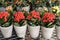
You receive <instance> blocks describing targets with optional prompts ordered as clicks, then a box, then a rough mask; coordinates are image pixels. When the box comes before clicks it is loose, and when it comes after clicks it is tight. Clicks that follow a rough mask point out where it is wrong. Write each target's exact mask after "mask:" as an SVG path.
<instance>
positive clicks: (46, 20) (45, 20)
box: [41, 12, 55, 28]
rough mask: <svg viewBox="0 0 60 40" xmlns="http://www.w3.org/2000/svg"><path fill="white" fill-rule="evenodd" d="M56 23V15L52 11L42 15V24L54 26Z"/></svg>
mask: <svg viewBox="0 0 60 40" xmlns="http://www.w3.org/2000/svg"><path fill="white" fill-rule="evenodd" d="M54 23H55V15H54V14H53V13H50V12H45V13H44V15H43V16H42V21H41V24H42V26H45V27H47V28H48V27H53V25H54Z"/></svg>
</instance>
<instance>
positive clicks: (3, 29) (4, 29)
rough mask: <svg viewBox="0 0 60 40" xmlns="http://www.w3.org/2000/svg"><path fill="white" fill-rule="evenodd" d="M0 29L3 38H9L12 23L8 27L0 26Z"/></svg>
mask: <svg viewBox="0 0 60 40" xmlns="http://www.w3.org/2000/svg"><path fill="white" fill-rule="evenodd" d="M0 29H1V32H2V34H3V36H4V38H9V37H11V36H12V29H13V26H12V25H11V26H10V27H0Z"/></svg>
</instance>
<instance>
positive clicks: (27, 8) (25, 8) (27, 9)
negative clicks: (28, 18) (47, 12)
mask: <svg viewBox="0 0 60 40" xmlns="http://www.w3.org/2000/svg"><path fill="white" fill-rule="evenodd" d="M22 10H25V11H27V12H29V10H30V6H26V7H22Z"/></svg>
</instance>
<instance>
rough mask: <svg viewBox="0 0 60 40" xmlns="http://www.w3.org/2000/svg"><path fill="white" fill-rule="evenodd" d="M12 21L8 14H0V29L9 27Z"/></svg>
mask: <svg viewBox="0 0 60 40" xmlns="http://www.w3.org/2000/svg"><path fill="white" fill-rule="evenodd" d="M11 21H12V19H11V17H10V14H9V13H8V12H0V25H1V26H2V27H8V26H10V25H11V23H12V22H11Z"/></svg>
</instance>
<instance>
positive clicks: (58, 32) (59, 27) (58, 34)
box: [56, 26, 60, 39]
mask: <svg viewBox="0 0 60 40" xmlns="http://www.w3.org/2000/svg"><path fill="white" fill-rule="evenodd" d="M56 34H57V38H58V39H60V26H56Z"/></svg>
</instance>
